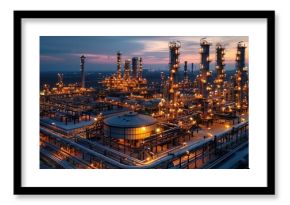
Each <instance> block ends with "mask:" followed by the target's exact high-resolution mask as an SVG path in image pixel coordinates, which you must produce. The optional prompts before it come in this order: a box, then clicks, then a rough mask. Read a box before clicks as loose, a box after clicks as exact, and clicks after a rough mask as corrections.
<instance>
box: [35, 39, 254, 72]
mask: <svg viewBox="0 0 290 205" xmlns="http://www.w3.org/2000/svg"><path fill="white" fill-rule="evenodd" d="M201 38H203V37H200V36H194V37H192V36H177V37H176V36H41V37H40V70H41V71H49V70H51V71H78V70H79V65H80V63H79V60H80V59H79V57H80V55H82V54H84V55H85V56H86V57H87V58H86V64H85V69H86V70H90V71H103V70H115V69H116V68H115V67H116V66H115V63H116V52H117V51H118V50H120V51H121V52H122V54H123V55H122V64H124V61H125V59H129V58H130V59H131V58H132V57H134V56H139V57H142V58H143V64H144V68H145V69H146V68H147V69H150V68H155V69H156V68H158V69H166V68H167V64H168V62H169V49H168V42H169V41H176V40H178V41H180V42H181V49H180V51H181V55H180V62H181V65H182V64H183V62H184V61H188V63H189V64H190V63H195V64H199V62H200V54H199V53H198V49H199V47H200V45H199V42H200V39H201ZM207 39H208V41H210V42H212V45H213V46H211V59H212V60H213V62H212V63H211V66H212V67H213V66H214V65H215V45H216V43H221V44H222V45H224V46H225V47H226V55H225V60H226V64H228V68H232V67H233V64H234V63H235V55H236V47H237V43H238V42H239V41H244V42H245V43H246V45H247V46H249V45H248V37H247V36H222V37H217V36H209V37H207ZM246 59H247V63H248V48H247V49H246Z"/></svg>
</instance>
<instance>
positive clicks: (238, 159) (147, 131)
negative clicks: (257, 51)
mask: <svg viewBox="0 0 290 205" xmlns="http://www.w3.org/2000/svg"><path fill="white" fill-rule="evenodd" d="M235 45H236V53H235V71H234V72H233V74H232V75H230V76H229V75H228V74H229V73H228V72H227V71H226V68H227V65H226V64H225V60H226V57H227V55H226V54H227V46H226V44H223V42H219V43H216V44H215V45H213V43H212V42H211V41H210V40H209V39H207V38H201V39H200V42H199V47H200V48H199V50H198V51H194V50H192V53H193V52H196V53H198V55H199V65H196V67H198V70H197V72H198V73H197V74H194V73H193V72H192V70H193V68H194V66H195V65H194V64H193V63H191V62H188V61H185V62H182V63H181V62H180V59H181V56H182V52H181V48H182V42H180V41H169V43H168V56H169V62H168V69H167V71H166V72H159V73H158V78H159V79H160V80H159V81H158V82H157V83H156V84H154V86H152V85H151V84H150V79H148V78H146V76H145V75H144V65H145V64H144V60H145V57H144V56H130V57H129V58H128V56H126V58H124V57H123V52H124V51H122V53H121V51H117V52H116V56H115V60H114V61H115V63H116V65H115V67H116V69H115V72H114V73H113V74H112V75H109V76H104V77H103V78H102V79H101V80H100V81H99V85H100V86H99V87H93V86H87V81H86V72H87V71H86V65H87V63H88V62H87V60H88V59H89V56H86V54H84V55H80V56H79V60H80V65H79V66H80V73H79V78H78V79H79V80H78V81H77V82H75V83H65V80H64V79H65V76H64V74H62V73H58V74H57V76H56V78H57V83H56V84H55V85H53V86H52V85H49V84H43V85H41V90H40V168H41V169H157V168H159V169H247V168H249V165H248V154H249V153H248V136H249V134H248V131H249V122H248V106H249V103H248V102H249V95H248V90H249V86H248V84H249V83H248V67H247V63H246V50H247V45H246V43H245V42H243V41H240V42H235ZM212 50H215V52H214V53H211V52H212ZM211 55H213V56H215V58H211ZM211 65H214V66H213V67H214V69H210V68H211ZM190 67H191V70H190ZM180 76H182V77H180ZM96 81H97V80H96Z"/></svg>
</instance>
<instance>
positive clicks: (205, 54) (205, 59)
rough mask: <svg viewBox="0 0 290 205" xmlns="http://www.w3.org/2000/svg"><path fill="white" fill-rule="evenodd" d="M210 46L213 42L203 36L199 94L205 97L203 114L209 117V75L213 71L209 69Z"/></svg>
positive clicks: (200, 50) (201, 41)
mask: <svg viewBox="0 0 290 205" xmlns="http://www.w3.org/2000/svg"><path fill="white" fill-rule="evenodd" d="M210 46H211V43H210V42H208V41H207V40H206V38H202V39H201V40H200V49H199V53H200V55H201V61H200V74H199V94H200V97H201V98H202V99H203V114H204V117H205V118H209V115H208V114H209V111H211V110H210V109H209V106H208V104H209V98H208V97H209V91H210V90H211V87H210V84H209V77H210V76H211V72H210V71H209V64H210V58H209V53H210Z"/></svg>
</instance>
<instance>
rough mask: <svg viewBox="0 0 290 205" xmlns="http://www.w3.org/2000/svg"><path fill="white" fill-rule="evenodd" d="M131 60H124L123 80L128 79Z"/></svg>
mask: <svg viewBox="0 0 290 205" xmlns="http://www.w3.org/2000/svg"><path fill="white" fill-rule="evenodd" d="M130 65H131V60H130V59H127V60H125V66H124V80H129V79H130V72H131V68H130V67H131V66H130Z"/></svg>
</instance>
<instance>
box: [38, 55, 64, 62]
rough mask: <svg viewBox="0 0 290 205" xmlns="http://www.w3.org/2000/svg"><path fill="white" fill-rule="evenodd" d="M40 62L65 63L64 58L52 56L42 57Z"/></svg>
mask: <svg viewBox="0 0 290 205" xmlns="http://www.w3.org/2000/svg"><path fill="white" fill-rule="evenodd" d="M40 60H41V61H44V62H60V61H64V59H63V58H62V57H58V56H51V55H41V56H40Z"/></svg>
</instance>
